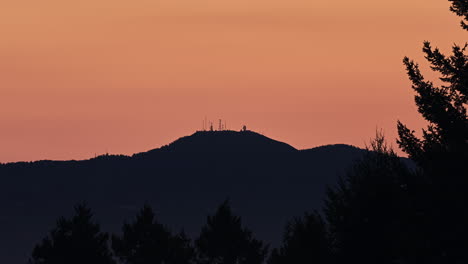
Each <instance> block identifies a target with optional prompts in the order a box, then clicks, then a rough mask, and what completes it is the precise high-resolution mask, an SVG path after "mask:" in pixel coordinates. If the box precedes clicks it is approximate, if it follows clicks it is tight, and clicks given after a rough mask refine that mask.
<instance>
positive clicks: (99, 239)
mask: <svg viewBox="0 0 468 264" xmlns="http://www.w3.org/2000/svg"><path fill="white" fill-rule="evenodd" d="M92 217H93V214H92V213H91V210H90V209H89V208H88V207H87V206H86V205H85V204H80V205H77V206H76V207H75V215H74V216H73V217H72V218H71V219H65V218H63V217H62V218H60V219H59V220H58V221H57V226H56V227H55V228H54V229H53V230H52V231H51V232H50V234H49V235H48V236H47V237H46V238H44V239H43V240H42V242H41V243H39V244H38V245H36V247H35V248H34V250H33V253H32V257H31V259H30V263H32V264H63V263H67V264H83V263H89V264H114V263H115V262H114V261H113V259H112V256H111V253H110V251H109V248H108V235H107V234H106V233H102V232H101V231H100V227H99V225H98V224H96V223H94V222H93V220H92Z"/></svg>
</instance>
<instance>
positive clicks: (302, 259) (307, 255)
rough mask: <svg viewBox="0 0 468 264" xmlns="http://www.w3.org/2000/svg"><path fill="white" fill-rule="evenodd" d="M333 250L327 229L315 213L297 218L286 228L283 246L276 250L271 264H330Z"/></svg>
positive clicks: (270, 260)
mask: <svg viewBox="0 0 468 264" xmlns="http://www.w3.org/2000/svg"><path fill="white" fill-rule="evenodd" d="M330 261H331V250H330V243H329V239H328V234H327V227H326V225H325V222H324V221H323V219H322V217H321V216H320V215H319V214H318V213H317V212H314V213H313V214H307V213H306V214H305V215H304V217H302V218H295V219H294V220H293V221H291V222H289V223H288V225H287V226H286V232H285V234H284V238H283V245H282V246H281V247H280V248H279V249H274V250H273V252H272V254H271V257H270V259H269V261H268V263H269V264H295V263H297V264H299V263H316V264H323V263H330Z"/></svg>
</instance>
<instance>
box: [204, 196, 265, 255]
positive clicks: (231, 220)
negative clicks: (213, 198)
mask: <svg viewBox="0 0 468 264" xmlns="http://www.w3.org/2000/svg"><path fill="white" fill-rule="evenodd" d="M195 245H196V248H197V251H198V255H199V256H198V262H199V263H200V264H261V263H263V261H264V260H265V256H266V253H267V247H266V246H265V245H264V244H263V243H262V242H261V241H259V240H257V239H255V238H254V237H253V235H252V232H251V231H250V230H248V229H246V228H244V227H243V226H242V221H241V218H240V217H238V216H235V215H234V214H233V213H232V211H231V207H230V204H229V201H225V202H224V203H223V204H221V205H220V206H219V208H218V210H217V211H216V213H215V215H213V216H208V218H207V223H206V225H205V226H204V227H203V228H202V231H201V234H200V236H199V238H198V239H197V240H196V241H195Z"/></svg>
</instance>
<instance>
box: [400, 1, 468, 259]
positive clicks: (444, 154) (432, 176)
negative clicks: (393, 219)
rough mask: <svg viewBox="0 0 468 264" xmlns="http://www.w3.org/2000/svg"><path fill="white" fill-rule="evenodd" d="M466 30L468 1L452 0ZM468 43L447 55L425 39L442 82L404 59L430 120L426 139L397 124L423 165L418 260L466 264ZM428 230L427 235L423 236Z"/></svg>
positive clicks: (404, 145)
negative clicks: (438, 83)
mask: <svg viewBox="0 0 468 264" xmlns="http://www.w3.org/2000/svg"><path fill="white" fill-rule="evenodd" d="M450 2H452V7H451V10H452V11H453V12H455V13H456V14H457V15H459V16H462V17H463V18H464V21H462V27H463V28H464V29H466V30H468V26H467V24H466V21H467V19H468V1H466V0H450ZM466 48H467V45H466V44H465V45H464V46H459V45H454V46H453V48H452V54H451V55H449V56H447V55H445V54H443V53H442V52H441V51H440V50H439V49H437V48H433V47H432V46H431V44H430V43H429V42H425V43H424V46H423V52H424V54H425V57H426V59H427V61H428V62H429V64H430V66H431V68H432V70H434V71H435V72H437V73H439V74H440V81H441V85H435V84H434V83H433V82H431V81H428V80H426V79H425V78H424V76H423V75H422V73H421V71H420V69H419V66H418V64H416V63H415V62H414V61H412V60H410V59H409V58H405V59H404V64H405V66H406V69H407V73H408V76H409V78H410V80H411V82H412V84H413V85H412V88H413V90H414V91H415V92H416V97H415V101H416V105H417V107H418V111H419V113H420V114H421V115H422V116H423V117H424V118H425V119H426V120H427V121H428V122H429V125H428V127H427V128H426V129H423V131H422V138H419V137H417V136H416V135H415V132H414V131H412V130H410V129H409V128H407V127H406V126H405V125H403V124H402V123H401V122H399V123H398V132H399V140H398V143H399V145H400V147H401V148H402V149H403V151H405V152H406V153H408V155H409V156H410V158H412V159H413V160H414V161H416V162H417V164H418V165H419V167H420V171H419V175H420V179H419V180H420V183H421V186H422V187H423V188H420V192H418V195H417V197H418V199H417V201H418V203H417V208H416V212H417V213H418V215H419V218H418V225H417V226H415V227H416V228H417V229H420V231H419V235H420V241H419V243H418V244H419V245H422V248H421V253H420V255H419V260H420V261H424V262H425V263H468V256H467V254H466V249H467V248H468V226H467V223H468V207H467V204H468V191H467V190H468V119H467V103H468V56H467V55H466ZM423 233H425V235H421V234H423Z"/></svg>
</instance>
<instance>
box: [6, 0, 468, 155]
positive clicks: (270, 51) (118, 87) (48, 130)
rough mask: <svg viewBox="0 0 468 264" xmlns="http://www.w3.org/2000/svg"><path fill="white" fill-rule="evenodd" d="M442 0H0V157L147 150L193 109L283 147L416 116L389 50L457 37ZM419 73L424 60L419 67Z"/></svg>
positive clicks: (189, 125) (173, 133)
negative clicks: (245, 128) (267, 138)
mask: <svg viewBox="0 0 468 264" xmlns="http://www.w3.org/2000/svg"><path fill="white" fill-rule="evenodd" d="M448 7H449V2H448V1H445V0H393V1H375V0H355V1H349V0H335V1H313V0H312V1H311V0H224V1H219V0H198V1H193V0H132V1H130V0H81V1H63V0H41V1H37V0H15V1H2V3H0V162H8V161H19V160H37V159H83V158H89V157H92V156H94V155H95V153H96V154H102V153H105V152H106V151H108V152H109V153H116V154H117V153H123V154H131V153H135V152H140V151H145V150H148V149H151V148H155V147H159V146H161V145H162V144H166V143H169V142H171V141H173V140H174V139H176V138H178V137H180V136H184V135H187V134H190V133H192V132H193V131H195V130H196V129H200V128H201V122H202V119H203V118H204V117H205V116H207V117H208V118H209V119H213V120H217V119H218V118H222V119H225V120H227V124H228V127H229V128H232V129H236V130H238V129H240V128H241V126H242V125H243V124H246V125H247V127H248V128H250V129H252V130H255V131H258V132H262V133H264V134H265V135H267V136H270V137H272V138H275V139H278V140H281V141H285V142H287V143H289V144H291V145H293V146H294V147H297V148H310V147H314V146H317V145H323V144H331V143H348V144H353V145H357V146H363V145H364V144H365V143H366V142H368V140H369V139H370V138H371V137H372V136H373V135H374V134H375V129H376V128H377V127H378V128H382V129H384V131H385V133H386V134H387V136H388V137H389V138H390V140H391V141H392V142H394V138H395V136H396V121H397V120H398V119H400V120H402V121H404V122H405V123H407V124H409V125H410V126H411V127H413V128H415V129H418V128H420V127H422V126H423V122H422V120H421V119H420V118H419V115H418V114H417V112H416V108H415V106H414V103H413V93H412V91H411V89H410V83H409V81H407V78H406V75H405V72H404V67H403V65H402V62H401V61H402V58H403V56H405V55H408V56H410V57H412V58H414V59H416V60H418V61H419V62H421V63H422V64H424V60H423V57H422V54H421V47H422V42H423V41H424V40H430V41H432V42H433V44H434V45H437V46H438V47H440V48H441V49H442V50H444V51H448V50H449V49H450V46H451V45H452V43H454V42H455V43H464V42H465V41H466V33H465V32H464V31H463V30H462V29H460V27H459V26H458V25H459V24H458V23H459V20H460V18H458V17H456V16H455V15H454V14H452V13H451V12H449V11H448ZM424 66H425V67H423V69H426V70H427V65H426V64H424Z"/></svg>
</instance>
